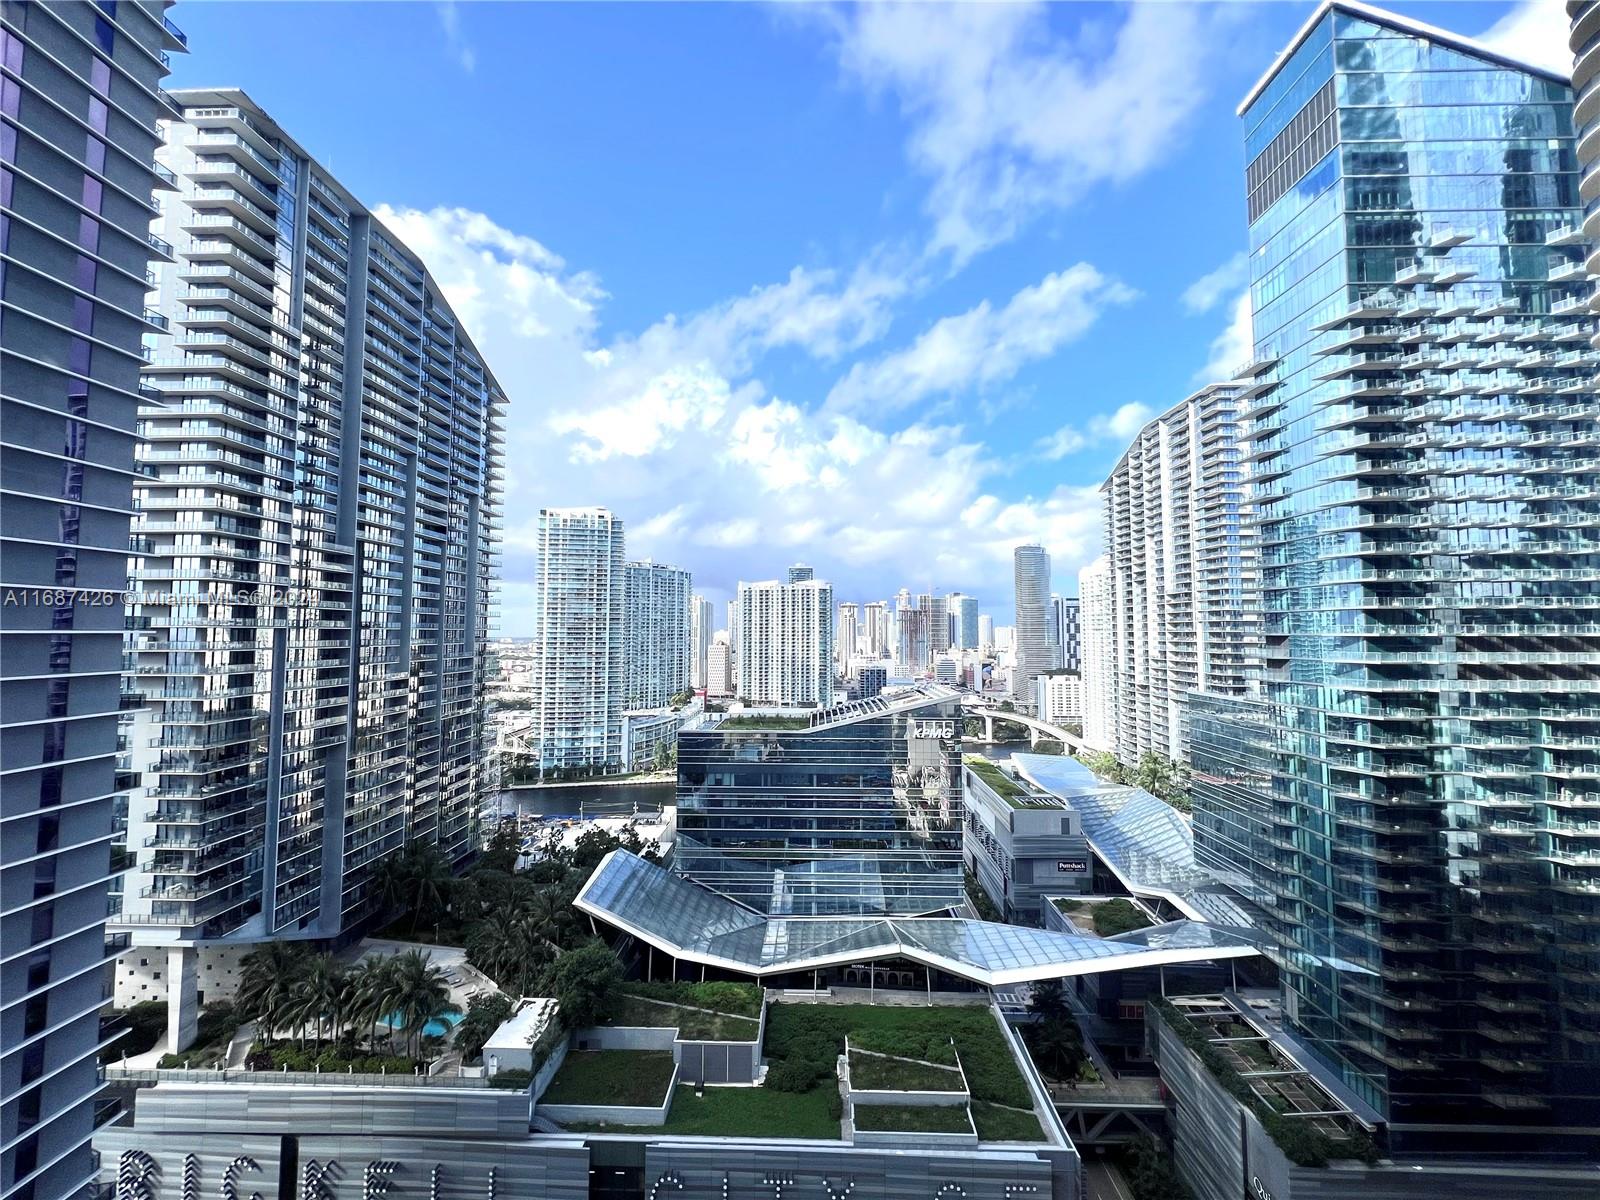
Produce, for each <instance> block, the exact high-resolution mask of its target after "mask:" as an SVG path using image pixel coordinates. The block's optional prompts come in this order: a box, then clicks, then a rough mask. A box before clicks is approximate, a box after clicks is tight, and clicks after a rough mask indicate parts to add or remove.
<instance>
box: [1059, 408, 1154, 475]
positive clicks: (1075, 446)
mask: <svg viewBox="0 0 1600 1200" xmlns="http://www.w3.org/2000/svg"><path fill="white" fill-rule="evenodd" d="M1154 415H1155V410H1154V409H1153V408H1151V407H1150V406H1149V405H1148V404H1141V403H1140V402H1139V401H1137V400H1131V401H1129V402H1128V403H1126V404H1122V405H1119V406H1118V407H1117V408H1116V409H1115V411H1113V412H1109V413H1100V414H1099V415H1098V416H1094V417H1091V418H1090V419H1089V423H1088V426H1087V428H1079V427H1078V426H1077V425H1063V426H1062V427H1061V428H1060V429H1057V430H1056V431H1055V432H1054V433H1052V434H1050V435H1049V436H1048V437H1044V438H1041V439H1039V442H1038V443H1037V445H1036V446H1035V449H1036V451H1037V452H1038V455H1039V457H1040V458H1044V459H1049V460H1051V461H1054V460H1056V459H1061V458H1065V457H1067V455H1069V454H1076V453H1077V452H1078V451H1080V450H1084V449H1087V448H1088V447H1090V446H1094V445H1099V444H1101V443H1104V442H1126V441H1128V440H1129V439H1131V438H1132V437H1133V435H1134V434H1136V433H1138V432H1139V430H1140V429H1142V428H1144V424H1145V422H1146V421H1148V420H1149V419H1150V418H1151V417H1152V416H1154Z"/></svg>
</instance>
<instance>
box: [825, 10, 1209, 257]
mask: <svg viewBox="0 0 1600 1200" xmlns="http://www.w3.org/2000/svg"><path fill="white" fill-rule="evenodd" d="M1088 11H1089V10H1087V9H1086V8H1084V9H1077V8H1075V6H1062V7H1061V8H1059V9H1057V10H1055V13H1054V14H1049V13H1047V10H1046V8H1045V6H1043V5H1040V4H955V5H932V4H867V5H859V6H851V7H848V8H821V7H820V6H819V7H815V8H805V9H803V10H802V13H803V15H805V16H808V17H813V18H820V19H821V20H823V21H824V22H825V23H826V25H827V27H828V28H829V29H830V31H831V33H832V35H833V37H834V39H835V42H836V46H837V51H838V55H839V59H840V63H841V66H842V67H843V69H844V71H845V73H846V74H847V75H848V76H849V77H851V78H852V79H855V80H857V81H859V82H860V83H861V84H862V85H863V86H864V87H866V88H867V89H868V90H870V91H873V92H883V93H888V94H891V95H893V96H894V97H895V98H896V99H897V100H898V102H899V105H900V109H901V111H902V112H903V113H904V114H905V116H906V117H907V118H908V120H909V121H910V123H911V125H912V131H911V134H910V139H909V143H908V146H907V154H908V156H909V157H910V160H911V162H912V163H913V165H914V166H915V167H916V168H917V169H918V170H919V171H921V172H922V173H923V174H924V175H927V176H929V177H931V191H930V194H929V196H928V199H927V208H928V211H929V215H930V216H931V217H932V219H933V221H934V231H933V236H932V240H931V244H930V246H929V249H930V250H931V251H934V252H946V251H947V252H949V253H950V254H952V255H953V257H954V259H955V261H956V262H957V263H958V264H959V263H962V262H965V261H966V260H967V259H969V258H970V257H972V256H973V255H974V254H977V253H979V252H980V251H982V250H984V249H986V248H988V247H990V246H993V245H996V244H998V243H1000V242H1003V241H1005V240H1007V239H1008V238H1010V237H1011V236H1012V235H1013V234H1015V233H1016V232H1017V230H1018V229H1019V228H1020V227H1021V226H1022V225H1023V224H1024V223H1026V222H1027V221H1028V220H1029V219H1030V218H1032V217H1034V216H1035V215H1037V214H1039V213H1041V212H1044V211H1047V210H1049V209H1053V208H1060V207H1064V206H1066V205H1068V204H1070V203H1072V202H1073V201H1075V200H1076V199H1077V198H1078V197H1079V196H1081V195H1082V194H1083V193H1084V192H1085V191H1087V190H1088V189H1089V188H1091V187H1093V186H1095V185H1097V184H1102V183H1107V182H1110V183H1120V182H1124V181H1126V180H1129V179H1132V178H1134V177H1135V176H1137V175H1139V174H1140V173H1141V172H1143V171H1144V170H1146V169H1147V168H1149V167H1150V166H1152V165H1154V164H1155V163H1156V162H1158V161H1160V159H1161V158H1162V157H1163V156H1164V155H1165V154H1166V153H1167V152H1168V151H1169V150H1170V149H1171V147H1172V144H1173V142H1174V141H1175V139H1176V137H1177V135H1178V133H1179V131H1180V130H1181V128H1182V126H1183V125H1184V124H1185V122H1186V121H1187V119H1188V117H1189V115H1190V113H1192V112H1193V111H1194V110H1195V109H1196V108H1198V107H1199V105H1200V103H1201V101H1202V100H1203V99H1204V97H1205V94H1206V92H1207V90H1208V82H1209V81H1208V72H1207V65H1208V64H1209V63H1210V62H1211V61H1212V57H1213V51H1214V50H1215V48H1216V47H1217V45H1218V43H1219V41H1220V37H1219V33H1218V30H1219V27H1220V26H1221V25H1223V24H1225V23H1227V22H1230V21H1231V20H1232V19H1233V17H1232V15H1231V13H1230V11H1229V10H1228V9H1227V8H1225V7H1223V6H1213V5H1193V6H1189V5H1185V6H1180V5H1174V4H1135V5H1132V6H1130V7H1129V8H1128V10H1127V15H1126V17H1125V18H1124V19H1123V20H1122V21H1121V23H1120V24H1116V25H1113V24H1111V23H1109V22H1107V21H1105V20H1103V19H1101V18H1099V17H1097V16H1091V15H1084V14H1086V13H1088ZM1067 13H1071V14H1072V15H1071V16H1070V17H1067V16H1065V15H1064V14H1067ZM1051 15H1054V16H1055V18H1056V23H1057V24H1060V23H1064V22H1066V21H1069V20H1070V21H1072V22H1074V23H1075V24H1076V26H1077V28H1076V30H1075V32H1073V33H1072V34H1071V35H1064V34H1061V33H1058V32H1056V31H1055V30H1053V29H1052V28H1051V24H1052V21H1051Z"/></svg>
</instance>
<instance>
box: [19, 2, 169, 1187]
mask: <svg viewBox="0 0 1600 1200" xmlns="http://www.w3.org/2000/svg"><path fill="white" fill-rule="evenodd" d="M165 10H166V5H165V4H161V3H154V2H149V0H146V2H142V3H141V2H136V0H122V2H121V3H119V4H116V5H110V4H103V5H92V4H87V3H59V4H27V5H23V4H15V3H6V4H4V5H3V6H0V68H3V74H0V255H3V257H0V296H3V302H4V317H3V334H0V586H3V590H4V592H5V594H6V597H7V599H6V603H5V605H4V607H3V608H0V741H3V746H4V761H3V763H0V768H3V772H4V777H3V779H0V848H3V853H0V893H3V897H4V899H3V903H0V1027H3V1029H4V1039H3V1043H0V1196H4V1197H5V1198H6V1200H62V1198H65V1197H73V1196H77V1195H80V1194H81V1193H82V1192H83V1190H84V1188H85V1186H86V1185H88V1184H89V1183H90V1182H91V1181H92V1180H93V1179H94V1178H95V1177H96V1175H97V1174H98V1171H99V1162H98V1158H97V1156H96V1155H95V1154H94V1152H93V1150H92V1148H91V1147H90V1144H89V1140H90V1137H91V1135H92V1134H93V1132H94V1127H95V1125H96V1123H97V1119H98V1113H97V1103H96V1097H97V1096H98V1095H99V1093H100V1092H101V1091H102V1090H103V1089H104V1087H105V1084H104V1080H103V1079H102V1078H101V1076H100V1074H99V1064H98V1061H97V1056H98V1054H99V1053H100V1052H101V1051H104V1050H113V1052H114V1049H113V1048H114V1045H115V1038H116V1036H117V1034H115V1033H113V1032H110V1031H109V1030H108V1029H107V1027H106V1026H105V1025H103V1024H102V1021H101V1017H100V1010H101V1008H102V1006H103V1005H104V1003H105V998H106V997H105V992H104V988H105V983H106V971H107V965H108V964H109V962H110V961H111V959H112V958H113V957H115V955H116V954H117V953H118V952H120V951H121V950H122V949H123V948H124V947H125V946H126V944H127V943H126V937H125V936H114V937H113V938H111V939H109V940H108V939H107V937H106V908H107V902H108V895H109V892H110V887H111V882H112V877H113V872H114V871H115V870H116V869H118V867H119V864H118V863H117V862H115V861H114V860H113V857H112V849H111V842H112V831H113V820H114V818H113V809H114V804H115V791H116V753H117V708H118V704H119V698H118V677H119V675H120V674H121V671H122V623H123V607H122V592H123V590H124V588H125V587H126V586H127V573H126V566H127V558H126V556H127V547H128V499H129V490H130V481H131V480H132V478H133V471H134V444H135V440H134V423H135V411H136V409H137V407H138V405H139V403H140V401H141V398H142V393H141V386H140V382H139V366H140V362H141V359H140V342H141V338H142V337H143V336H144V335H146V334H150V333H153V332H155V331H156V330H157V329H159V328H161V327H162V326H163V324H164V322H163V319H162V318H161V317H160V315H159V314H156V313H153V312H150V311H148V310H147V308H146V305H145V298H144V297H145V272H146V269H147V263H148V261H149V260H150V259H151V258H152V256H154V257H156V258H158V259H160V260H161V261H163V262H164V261H167V259H168V254H169V251H170V247H169V246H167V245H166V244H165V243H163V242H159V241H157V240H154V239H152V238H151V235H150V232H149V223H150V217H151V214H152V213H153V212H154V211H155V203H154V198H153V196H152V191H153V189H168V188H171V187H172V186H173V182H172V179H171V176H170V175H168V174H166V173H165V172H163V171H160V170H158V169H156V168H155V166H154V154H155V149H156V146H157V145H158V144H159V142H160V133H159V122H160V121H161V120H163V119H165V118H167V117H169V116H170V110H168V108H167V106H166V102H165V101H164V99H163V98H162V95H161V81H162V79H163V78H164V77H165V76H166V74H167V65H168V57H167V56H168V52H169V51H179V50H182V49H183V47H184V45H185V40H184V36H183V34H182V33H181V32H179V30H178V28H177V26H175V25H173V24H172V23H171V22H170V21H168V20H167V19H166V17H165V15H164V14H165Z"/></svg>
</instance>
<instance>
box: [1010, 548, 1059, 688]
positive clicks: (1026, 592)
mask: <svg viewBox="0 0 1600 1200" xmlns="http://www.w3.org/2000/svg"><path fill="white" fill-rule="evenodd" d="M1012 559H1013V566H1014V583H1015V587H1016V614H1017V624H1016V630H1017V632H1016V647H1015V649H1016V668H1015V670H1014V671H1013V673H1012V678H1011V694H1012V695H1014V696H1016V697H1018V698H1019V699H1021V700H1023V701H1025V702H1031V700H1032V698H1033V681H1034V680H1035V679H1037V678H1038V677H1039V675H1040V674H1041V673H1042V672H1044V671H1049V670H1052V669H1054V667H1055V666H1056V661H1055V656H1056V647H1055V643H1054V640H1053V639H1052V637H1051V633H1050V624H1051V621H1050V554H1049V552H1048V551H1046V550H1045V548H1044V547H1043V546H1018V547H1017V548H1016V550H1015V551H1013V553H1012Z"/></svg>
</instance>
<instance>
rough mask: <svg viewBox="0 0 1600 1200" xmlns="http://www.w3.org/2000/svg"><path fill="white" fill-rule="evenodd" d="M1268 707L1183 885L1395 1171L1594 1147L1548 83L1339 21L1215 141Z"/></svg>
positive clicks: (1309, 41)
mask: <svg viewBox="0 0 1600 1200" xmlns="http://www.w3.org/2000/svg"><path fill="white" fill-rule="evenodd" d="M1240 113H1241V115H1242V117H1243V118H1244V133H1245V141H1246V147H1247V151H1246V161H1247V164H1248V166H1247V169H1246V176H1247V186H1248V211H1249V222H1250V250H1251V256H1250V260H1251V279H1252V284H1251V287H1252V302H1253V303H1252V307H1253V313H1254V332H1255V340H1256V351H1257V356H1258V357H1257V362H1256V363H1255V364H1253V365H1252V367H1251V368H1250V370H1249V371H1248V373H1247V374H1248V377H1249V379H1250V384H1249V387H1248V398H1247V399H1246V401H1245V403H1244V412H1243V413H1242V416H1243V417H1244V418H1245V419H1246V421H1247V428H1246V433H1245V437H1246V441H1247V447H1248V449H1249V452H1250V453H1249V457H1250V458H1251V460H1252V462H1253V468H1252V475H1253V479H1252V499H1253V501H1254V503H1255V504H1256V505H1257V506H1258V508H1259V522H1258V525H1257V526H1256V531H1255V533H1256V537H1257V549H1258V551H1259V555H1260V565H1261V585H1260V586H1261V607H1262V610H1263V620H1264V628H1263V636H1264V646H1263V649H1262V655H1263V661H1262V663H1261V676H1262V677H1261V683H1262V700H1261V702H1260V703H1259V704H1257V703H1255V702H1238V701H1235V702H1229V701H1226V700H1224V699H1222V698H1220V697H1211V698H1202V699H1201V700H1200V701H1198V702H1197V704H1196V707H1195V709H1194V710H1193V712H1192V714H1191V722H1192V723H1191V738H1192V743H1193V754H1194V763H1193V765H1194V768H1195V778H1196V788H1195V791H1196V843H1197V852H1198V853H1199V854H1200V855H1201V856H1202V858H1203V859H1204V860H1205V861H1207V862H1208V863H1210V864H1211V865H1213V866H1215V867H1217V868H1219V869H1221V870H1223V871H1232V872H1235V873H1236V877H1240V878H1242V877H1245V876H1249V877H1250V878H1251V880H1252V886H1253V887H1255V888H1258V889H1259V895H1258V898H1259V899H1262V900H1263V901H1264V902H1265V903H1267V904H1268V905H1269V906H1270V909H1269V911H1270V912H1271V914H1272V920H1273V922H1274V927H1275V931H1276V932H1277V934H1278V937H1279V939H1280V942H1281V960H1282V966H1283V968H1284V981H1285V994H1284V999H1285V1015H1286V1017H1287V1019H1288V1022H1289V1024H1290V1025H1291V1027H1292V1028H1294V1029H1295V1030H1297V1031H1298V1032H1299V1033H1300V1034H1302V1035H1303V1036H1304V1037H1305V1038H1306V1039H1307V1040H1308V1041H1309V1042H1310V1043H1311V1045H1312V1046H1313V1047H1314V1048H1315V1050H1316V1051H1317V1052H1318V1053H1319V1054H1320V1055H1321V1056H1322V1057H1324V1058H1325V1059H1326V1061H1327V1062H1328V1063H1329V1064H1331V1065H1332V1066H1334V1067H1335V1068H1336V1069H1337V1070H1338V1071H1339V1073H1340V1074H1341V1076H1342V1077H1343V1079H1344V1080H1345V1081H1346V1082H1347V1083H1348V1084H1350V1085H1351V1086H1352V1087H1353V1088H1354V1089H1356V1090H1357V1091H1358V1092H1359V1093H1360V1094H1361V1095H1363V1096H1364V1097H1365V1098H1367V1099H1368V1100H1369V1101H1371V1102H1372V1103H1373V1104H1375V1105H1376V1106H1377V1107H1378V1108H1379V1109H1380V1110H1381V1111H1382V1112H1383V1113H1384V1114H1385V1115H1386V1116H1387V1117H1388V1119H1389V1121H1390V1122H1391V1125H1390V1134H1391V1143H1392V1144H1393V1145H1394V1146H1396V1147H1398V1148H1403V1149H1409V1150H1418V1151H1425V1150H1428V1149H1431V1148H1440V1149H1445V1148H1448V1149H1454V1150H1462V1149H1465V1150H1471V1151H1482V1152H1493V1151H1518V1150H1520V1151H1530V1152H1531V1151H1541V1150H1557V1151H1585V1150H1587V1151H1592V1150H1593V1148H1594V1140H1595V1137H1596V1126H1597V1124H1600V1082H1597V1081H1600V782H1597V781H1600V751H1597V749H1596V746H1597V744H1600V659H1597V656H1596V642H1595V638H1596V637H1597V636H1600V591H1597V588H1596V584H1597V582H1600V503H1597V499H1600V492H1597V487H1600V478H1597V476H1600V458H1597V454H1596V451H1597V448H1600V407H1597V404H1596V394H1595V393H1596V387H1595V381H1594V375H1595V369H1596V363H1597V359H1596V356H1595V353H1594V351H1592V350H1591V348H1590V345H1589V337H1590V322H1589V318H1588V315H1587V310H1586V305H1585V294H1584V293H1585V291H1586V287H1585V283H1584V271H1583V265H1582V261H1581V260H1582V253H1583V249H1582V246H1581V244H1580V243H1581V234H1579V233H1578V232H1577V226H1578V225H1579V222H1580V220H1581V216H1582V213H1581V209H1580V200H1579V180H1578V173H1577V170H1576V164H1575V161H1574V136H1573V135H1574V131H1573V124H1572V94H1571V90H1570V88H1569V86H1568V82H1567V80H1565V79H1564V78H1562V77H1560V76H1557V75H1553V74H1550V73H1548V72H1546V71H1543V70H1540V69H1538V68H1535V67H1532V66H1529V65H1526V64H1523V63H1519V62H1516V61H1512V60H1508V59H1506V58H1505V57H1503V56H1500V55H1497V54H1495V53H1493V52H1491V51H1489V50H1487V49H1485V48H1483V47H1480V46H1477V45H1475V44H1473V43H1471V42H1467V41H1464V40H1463V39H1459V38H1456V37H1453V36H1452V35H1449V34H1445V33H1442V32H1440V31H1438V30H1433V29H1429V28H1427V27H1423V26H1417V25H1414V24H1411V23H1409V22H1406V21H1403V20H1401V19H1399V18H1393V17H1389V16H1387V15H1384V14H1381V13H1376V12H1375V11H1374V10H1370V9H1366V8H1364V7H1356V6H1349V7H1347V6H1345V5H1341V4H1332V5H1328V6H1325V7H1324V8H1323V9H1321V10H1319V12H1318V14H1317V16H1316V17H1315V18H1314V19H1313V20H1312V21H1311V22H1310V23H1308V25H1307V26H1306V27H1305V28H1304V29H1303V30H1302V31H1301V34H1300V35H1299V36H1298V37H1297V39H1296V41H1295V42H1294V43H1293V44H1292V45H1291V46H1290V47H1289V51H1288V53H1286V54H1285V55H1284V56H1282V57H1281V58H1280V59H1279V60H1278V62H1277V63H1276V64H1275V66H1274V68H1273V69H1272V70H1271V71H1270V72H1269V73H1268V75H1267V76H1266V77H1265V78H1264V79H1263V80H1262V82H1261V83H1260V84H1258V85H1257V87H1256V89H1255V90H1254V91H1252V92H1251V94H1250V95H1249V96H1248V97H1247V99H1246V101H1245V103H1244V104H1243V105H1242V107H1241V109H1240Z"/></svg>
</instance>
